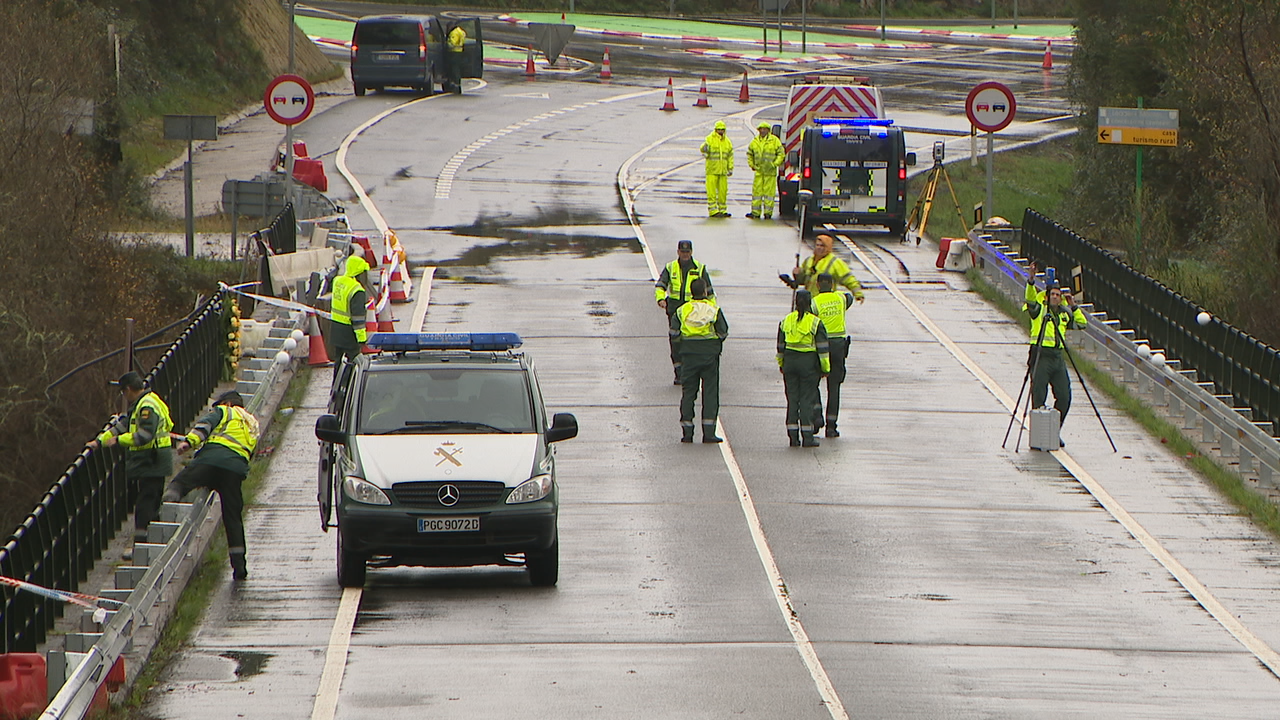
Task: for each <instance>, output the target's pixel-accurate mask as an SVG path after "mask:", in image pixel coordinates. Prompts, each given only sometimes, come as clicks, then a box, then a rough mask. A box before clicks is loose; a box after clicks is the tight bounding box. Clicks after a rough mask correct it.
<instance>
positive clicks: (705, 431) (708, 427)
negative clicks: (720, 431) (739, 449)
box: [702, 420, 724, 444]
mask: <svg viewBox="0 0 1280 720" xmlns="http://www.w3.org/2000/svg"><path fill="white" fill-rule="evenodd" d="M702 442H704V443H707V444H712V443H720V442H724V438H721V437H718V436H716V423H715V421H714V420H712V421H711V422H707V421H706V420H703V421H702Z"/></svg>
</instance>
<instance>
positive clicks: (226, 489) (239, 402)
mask: <svg viewBox="0 0 1280 720" xmlns="http://www.w3.org/2000/svg"><path fill="white" fill-rule="evenodd" d="M257 444H258V419H257V418H255V417H254V416H253V414H252V413H250V412H249V411H248V410H245V409H244V398H242V397H241V396H240V393H238V392H236V391H235V390H231V391H229V392H225V393H223V394H222V395H219V396H218V399H217V400H216V401H214V404H213V408H212V409H211V410H209V412H207V413H205V414H204V415H203V416H202V417H201V418H200V419H199V420H197V421H196V424H195V425H193V426H192V427H191V432H189V433H187V435H186V437H185V438H183V439H182V440H179V441H178V452H179V453H182V452H185V451H186V450H187V448H189V447H200V450H199V451H198V452H196V455H195V457H194V458H192V460H191V463H190V464H189V465H187V466H186V467H185V468H183V470H182V472H180V473H178V475H177V476H176V477H174V478H173V481H172V482H170V483H169V487H168V488H166V489H165V491H164V499H165V501H166V502H177V501H179V500H181V499H182V497H183V496H184V495H186V494H187V493H189V492H191V490H192V489H194V488H197V487H207V488H209V489H211V490H214V491H215V492H217V493H218V498H219V499H220V500H221V504H222V527H223V529H224V530H225V531H226V533H227V553H228V554H229V555H230V559H231V576H232V577H233V578H235V579H236V580H243V579H245V578H247V577H249V570H248V566H247V564H246V562H245V542H244V496H243V495H242V494H241V488H240V486H241V484H242V483H243V482H244V479H245V477H247V476H248V475H249V459H250V458H251V457H253V449H254V448H255V447H257ZM201 446H202V447H201Z"/></svg>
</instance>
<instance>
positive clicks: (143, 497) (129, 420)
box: [87, 371, 173, 560]
mask: <svg viewBox="0 0 1280 720" xmlns="http://www.w3.org/2000/svg"><path fill="white" fill-rule="evenodd" d="M113 384H114V385H117V386H119V388H120V393H121V394H122V395H124V399H125V402H126V403H128V409H127V410H126V411H125V412H124V414H123V415H117V416H116V417H115V420H114V422H113V423H112V424H111V427H109V428H107V429H106V430H104V431H103V432H102V434H101V435H99V436H98V437H96V438H94V439H93V440H90V441H89V442H88V443H87V447H89V448H90V449H93V450H96V449H98V448H100V447H104V446H105V447H111V446H112V445H120V446H121V447H124V448H126V450H127V452H126V454H125V465H124V467H125V478H126V479H127V481H128V482H129V483H137V491H138V499H137V502H136V503H135V504H134V510H133V542H134V544H137V543H145V542H146V541H147V526H148V525H150V524H151V521H152V520H155V519H156V517H157V516H158V515H159V514H160V494H161V493H162V492H164V481H165V478H168V477H169V473H171V472H173V441H172V439H171V438H170V437H169V431H170V430H172V429H173V420H171V419H170V418H169V406H168V405H166V404H165V402H164V400H162V399H161V398H160V396H159V395H157V394H155V393H154V392H152V391H151V390H148V389H147V387H146V383H145V382H144V381H143V379H142V376H141V375H139V374H138V373H136V372H133V371H130V372H127V373H125V374H124V375H121V376H120V379H119V380H117V381H115V383H113ZM123 559H125V560H132V559H133V549H132V548H130V549H129V550H126V551H125V553H124V557H123Z"/></svg>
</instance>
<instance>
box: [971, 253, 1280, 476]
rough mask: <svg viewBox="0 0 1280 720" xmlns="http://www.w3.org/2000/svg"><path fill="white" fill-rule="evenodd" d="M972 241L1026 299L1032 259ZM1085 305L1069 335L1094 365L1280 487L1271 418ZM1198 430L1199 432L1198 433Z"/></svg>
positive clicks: (981, 261)
mask: <svg viewBox="0 0 1280 720" xmlns="http://www.w3.org/2000/svg"><path fill="white" fill-rule="evenodd" d="M1024 247H1025V236H1024ZM969 248H970V249H971V250H973V252H974V256H975V262H976V264H977V267H978V268H979V270H980V271H981V272H982V273H983V275H984V276H985V277H986V278H987V279H988V280H989V281H990V282H991V283H992V284H993V285H994V286H995V287H996V288H997V289H999V290H1000V291H1001V292H1002V293H1004V294H1005V295H1007V296H1009V297H1010V298H1012V299H1014V300H1016V301H1018V302H1021V301H1022V298H1023V292H1024V288H1025V287H1026V283H1027V275H1028V271H1027V265H1028V264H1029V262H1028V260H1027V259H1026V258H1023V257H1020V256H1019V255H1018V254H1017V253H1015V252H1014V251H1013V250H1012V249H1011V248H1010V247H1009V246H1008V245H1007V244H1005V243H1002V242H999V241H995V240H993V239H992V238H991V236H989V235H978V234H977V233H973V234H971V235H970V238H969ZM1086 292H1091V286H1090V285H1086ZM1086 298H1087V299H1089V298H1091V296H1089V295H1087V296H1086ZM1081 307H1082V309H1084V311H1085V312H1086V313H1087V314H1088V316H1089V318H1090V322H1089V325H1088V327H1087V328H1085V330H1084V331H1083V332H1081V333H1076V334H1074V335H1073V336H1071V338H1070V339H1071V342H1072V344H1073V345H1075V346H1077V348H1079V349H1081V350H1083V351H1084V353H1085V354H1086V355H1088V356H1089V357H1090V359H1091V360H1093V362H1094V364H1095V365H1096V366H1097V367H1099V368H1100V369H1102V370H1106V371H1107V372H1108V373H1110V374H1111V376H1112V377H1113V378H1114V379H1116V380H1117V381H1118V382H1119V383H1121V384H1122V385H1124V386H1125V387H1126V388H1127V389H1128V390H1130V391H1131V392H1133V393H1134V394H1136V395H1137V396H1138V397H1139V398H1141V399H1142V400H1144V401H1145V402H1146V403H1147V404H1148V405H1150V406H1151V407H1153V408H1154V409H1156V410H1158V411H1160V412H1162V413H1163V414H1164V416H1165V417H1166V418H1167V419H1169V420H1170V421H1171V422H1173V423H1174V424H1175V425H1176V426H1178V427H1179V428H1180V429H1181V430H1183V431H1184V432H1186V433H1187V434H1188V436H1189V437H1191V439H1193V440H1195V441H1196V442H1197V444H1198V445H1199V446H1200V447H1201V449H1202V451H1204V452H1206V454H1212V455H1216V456H1217V458H1218V459H1219V460H1220V462H1221V464H1222V465H1224V466H1225V467H1227V468H1229V469H1232V470H1234V471H1235V472H1237V473H1238V474H1239V475H1240V476H1241V478H1243V479H1245V480H1246V481H1251V482H1256V483H1257V486H1258V488H1259V489H1261V490H1264V491H1268V492H1269V493H1272V494H1274V491H1275V490H1277V489H1280V486H1278V485H1277V479H1278V478H1280V439H1277V438H1276V437H1273V436H1272V434H1271V431H1270V428H1271V427H1272V424H1271V422H1270V421H1254V420H1253V414H1252V413H1253V411H1252V409H1251V408H1248V407H1239V406H1237V405H1236V404H1235V403H1234V402H1233V396H1231V395H1227V394H1217V393H1216V392H1215V390H1216V388H1215V384H1214V383H1213V382H1209V381H1200V380H1199V379H1198V376H1199V369H1198V368H1190V367H1184V366H1183V362H1182V360H1181V359H1179V358H1174V357H1165V356H1166V355H1168V353H1167V352H1166V350H1167V348H1162V347H1160V346H1159V345H1158V344H1157V345H1152V344H1151V342H1150V340H1149V339H1148V338H1145V337H1142V336H1141V335H1140V334H1139V333H1137V332H1136V331H1135V330H1133V329H1130V328H1126V327H1124V326H1123V324H1122V323H1121V321H1120V320H1116V319H1111V318H1108V316H1107V313H1106V312H1102V311H1100V310H1098V309H1097V308H1096V307H1095V306H1094V305H1093V304H1092V303H1085V304H1083V305H1082V306H1081ZM1197 430H1198V431H1199V432H1200V436H1199V437H1198V438H1197V437H1195V435H1194V433H1195V432H1196V431H1197Z"/></svg>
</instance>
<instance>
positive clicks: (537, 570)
mask: <svg viewBox="0 0 1280 720" xmlns="http://www.w3.org/2000/svg"><path fill="white" fill-rule="evenodd" d="M524 566H525V567H526V568H528V569H529V582H531V583H533V586H534V587H554V586H555V584H556V581H557V580H559V579H560V538H559V537H557V538H556V539H555V540H554V541H552V543H551V547H549V548H547V549H546V550H543V551H541V552H536V553H525V555H524Z"/></svg>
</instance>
